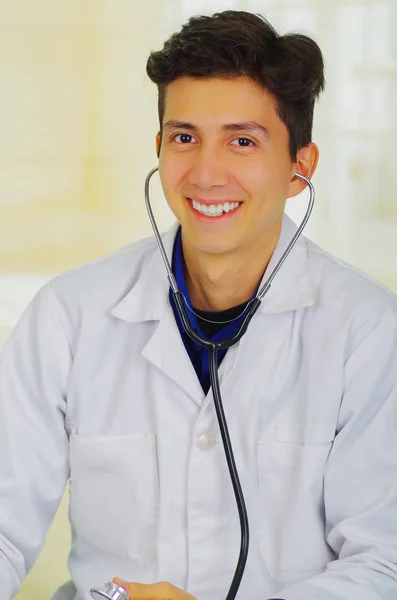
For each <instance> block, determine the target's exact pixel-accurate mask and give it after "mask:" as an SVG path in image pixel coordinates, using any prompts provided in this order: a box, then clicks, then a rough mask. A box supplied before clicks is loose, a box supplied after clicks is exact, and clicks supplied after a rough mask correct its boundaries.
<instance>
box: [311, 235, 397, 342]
mask: <svg viewBox="0 0 397 600" xmlns="http://www.w3.org/2000/svg"><path fill="white" fill-rule="evenodd" d="M306 245H307V256H308V270H309V276H310V281H311V285H312V289H313V295H314V306H315V311H317V312H319V313H320V314H321V316H323V317H325V318H326V319H328V320H329V323H330V324H331V325H332V326H334V327H335V331H338V330H339V333H340V332H341V331H343V332H344V333H346V334H347V335H348V336H349V337H354V338H356V342H358V341H359V340H360V338H361V339H363V338H364V337H366V335H368V334H370V333H371V332H372V331H373V330H374V329H376V328H378V327H379V326H381V325H382V324H383V323H385V322H387V323H389V324H390V331H391V330H394V331H395V333H396V334H397V297H396V295H395V294H394V293H393V292H392V291H391V290H389V289H388V288H387V287H386V286H384V285H382V284H381V283H379V282H377V281H375V280H374V279H372V278H371V277H369V276H368V275H366V274H364V273H362V272H361V271H360V270H359V269H356V268H355V267H353V266H351V265H349V264H347V263H346V262H344V261H342V260H340V259H338V258H337V257H335V256H333V255H331V254H329V253H328V252H326V251H324V250H323V249H321V248H320V247H319V246H317V245H316V244H314V243H313V242H311V241H310V240H306ZM349 334H350V335H349Z"/></svg>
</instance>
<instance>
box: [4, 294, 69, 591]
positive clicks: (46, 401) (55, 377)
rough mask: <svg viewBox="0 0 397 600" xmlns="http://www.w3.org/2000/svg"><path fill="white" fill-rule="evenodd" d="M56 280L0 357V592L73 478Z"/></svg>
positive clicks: (24, 563) (34, 549)
mask: <svg viewBox="0 0 397 600" xmlns="http://www.w3.org/2000/svg"><path fill="white" fill-rule="evenodd" d="M56 302H57V301H56V299H55V297H54V296H53V293H52V289H51V286H50V284H47V285H46V286H44V287H43V288H42V289H41V290H40V292H39V293H38V294H37V295H36V296H35V298H34V299H33V300H32V301H31V303H30V304H29V306H28V307H27V309H26V310H25V312H24V313H23V315H22V317H21V319H20V321H19V323H18V324H17V326H16V328H15V329H14V331H13V333H12V334H11V337H10V339H9V341H8V342H7V344H6V346H5V348H4V351H3V355H2V358H1V361H0V598H1V600H10V599H11V598H13V597H14V596H15V594H16V593H17V592H18V589H19V587H20V583H21V581H22V579H23V578H24V577H25V576H26V575H27V573H28V572H29V570H30V569H31V567H32V566H33V564H34V562H35V560H36V558H37V556H38V554H39V552H40V549H41V547H42V546H43V543H44V539H45V535H46V533H47V531H48V529H49V527H50V525H51V522H52V519H53V517H54V514H55V512H56V509H57V507H58V505H59V502H60V500H61V498H62V494H63V492H64V489H65V486H66V482H67V479H68V472H69V466H68V436H67V433H66V430H65V410H66V382H67V379H68V373H69V370H70V365H71V351H70V347H69V344H68V342H67V339H66V336H65V331H64V328H63V327H62V324H61V320H60V316H59V312H58V310H59V309H58V308H57V304H56Z"/></svg>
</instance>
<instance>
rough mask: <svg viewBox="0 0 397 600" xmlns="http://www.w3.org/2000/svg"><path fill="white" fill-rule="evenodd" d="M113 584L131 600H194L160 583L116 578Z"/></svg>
mask: <svg viewBox="0 0 397 600" xmlns="http://www.w3.org/2000/svg"><path fill="white" fill-rule="evenodd" d="M113 581H114V583H116V584H117V585H121V586H122V587H123V588H125V589H126V590H127V592H128V593H129V595H130V596H131V600H140V599H141V598H145V600H196V598H195V597H194V596H192V595H191V594H188V592H185V590H181V589H180V588H177V587H175V586H174V585H172V584H171V583H167V582H166V581H161V582H159V583H149V584H146V583H131V582H126V581H123V580H122V579H119V578H118V577H115V578H114V579H113Z"/></svg>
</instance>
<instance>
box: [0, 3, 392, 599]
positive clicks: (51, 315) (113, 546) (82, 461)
mask: <svg viewBox="0 0 397 600" xmlns="http://www.w3.org/2000/svg"><path fill="white" fill-rule="evenodd" d="M147 71H148V74H149V76H150V78H151V79H152V81H153V82H155V83H156V84H157V86H158V91H159V119H160V130H159V133H158V135H157V139H156V149H157V155H158V158H159V173H160V177H161V183H162V186H163V189H164V193H165V197H166V200H167V202H168V204H169V206H170V207H171V209H172V211H173V212H174V214H175V217H176V219H177V223H176V225H175V227H173V228H172V230H171V231H169V232H167V233H166V234H165V235H164V245H165V248H166V251H167V254H168V255H169V256H170V258H171V260H172V266H173V271H174V274H175V278H176V280H177V283H178V287H179V289H180V291H181V292H182V293H183V294H184V296H185V300H186V303H187V305H188V307H189V308H190V310H189V316H190V318H191V322H192V325H193V326H194V328H195V329H196V330H197V331H198V332H199V333H201V335H203V336H204V337H207V338H211V339H212V340H214V341H219V340H222V339H226V338H230V337H231V336H232V335H233V334H234V333H235V332H236V331H237V329H238V327H239V325H240V323H241V320H242V314H243V312H244V309H245V307H246V306H247V303H248V302H249V301H250V299H251V298H252V297H253V296H254V295H255V293H256V291H257V290H258V288H259V286H260V285H261V283H263V282H264V281H266V278H267V276H268V275H269V273H270V272H271V270H272V269H273V267H274V266H275V264H277V261H278V260H279V259H280V257H281V255H282V254H283V252H284V250H285V248H286V247H287V246H288V244H289V243H290V241H291V239H292V237H293V236H294V234H295V232H296V226H295V225H294V224H293V223H292V221H291V220H290V219H289V218H288V217H287V216H286V215H285V214H284V208H285V203H286V199H287V198H288V197H293V196H296V195H297V194H298V193H299V192H300V191H302V189H303V188H304V186H305V184H304V183H302V180H301V179H299V178H297V177H296V176H295V174H298V175H303V176H304V177H306V178H308V179H310V178H311V176H312V175H313V173H314V171H315V168H316V165H317V161H318V149H317V146H316V145H315V144H314V143H313V141H312V137H311V136H312V124H313V109H314V103H315V100H316V98H317V97H318V95H319V93H320V92H321V90H322V89H323V87H324V76H323V61H322V56H321V52H320V50H319V48H318V46H317V45H316V44H315V42H313V41H312V40H311V39H309V38H308V37H306V36H303V35H299V34H290V35H285V36H280V35H279V34H278V33H277V32H276V31H275V30H274V29H273V28H272V27H271V26H270V25H269V23H268V22H267V21H266V20H265V19H263V18H261V17H259V16H256V15H253V14H249V13H246V12H238V11H227V12H223V13H219V14H216V15H214V16H212V17H194V18H192V19H190V20H189V22H188V23H186V24H185V25H184V26H183V28H182V29H181V31H180V32H178V33H175V34H174V35H173V36H171V38H170V39H169V40H167V41H166V42H165V44H164V47H163V49H162V50H160V51H158V52H154V53H152V55H151V56H150V58H149V61H148V65H147ZM328 168H330V167H329V166H328ZM319 201H320V202H321V198H320V199H319ZM396 348H397V302H396V298H395V297H394V296H393V295H392V294H391V293H390V292H389V291H388V290H386V289H385V288H383V287H382V286H380V285H379V284H377V283H375V282H373V281H371V280H370V279H369V278H368V277H366V276H364V275H363V274H361V273H359V272H357V271H356V270H355V269H353V268H351V267H349V266H348V265H346V264H344V263H342V262H341V261H339V260H337V259H335V258H334V257H332V256H330V255H329V254H327V253H326V252H324V251H322V250H321V249H320V248H318V247H317V246H316V245H314V244H313V243H311V242H310V241H309V240H308V239H305V238H304V237H301V238H300V239H299V241H298V243H297V244H296V245H295V246H294V248H293V250H292V251H291V253H290V255H289V256H288V259H287V261H286V262H285V263H284V265H283V266H282V268H281V270H280V272H279V273H278V275H277V277H276V279H275V280H274V282H273V284H272V287H271V289H270V291H269V292H268V294H267V295H266V296H265V298H264V300H263V302H262V304H261V306H260V308H259V309H258V311H257V313H256V314H255V316H254V318H253V320H252V323H251V325H250V326H249V328H248V330H247V332H246V334H245V335H244V337H243V338H242V339H241V340H240V342H238V344H235V345H234V346H233V347H231V348H230V349H229V350H228V351H227V352H225V351H223V352H221V353H220V354H219V362H220V369H219V378H220V386H221V391H222V395H223V398H224V405H225V412H226V416H227V420H228V424H229V431H230V436H231V440H232V444H233V448H234V454H235V458H236V463H237V467H238V470H239V474H240V480H241V485H242V489H243V492H244V495H245V500H246V505H247V510H248V515H249V522H250V551H249V555H248V560H247V565H246V571H245V574H244V577H243V580H242V583H241V587H240V590H239V596H238V597H239V598H240V599H241V600H267V599H269V598H276V597H277V598H283V599H285V600H395V599H396V598H397V448H396V441H397V440H396V438H397V436H396V428H397V351H396ZM208 371H209V369H208V356H207V352H206V350H203V348H201V347H200V346H198V345H197V344H196V343H194V342H193V341H192V340H191V339H190V338H189V337H188V336H187V335H186V333H185V331H184V328H183V325H182V323H181V321H180V319H179V316H178V312H177V310H176V306H175V304H174V300H173V296H172V294H170V291H169V285H168V281H167V278H166V275H165V272H164V269H163V265H162V263H161V259H160V256H159V253H158V249H157V246H156V243H155V240H154V239H153V238H150V239H148V240H143V241H140V242H139V243H137V244H132V245H131V246H128V247H127V248H124V249H122V250H120V251H118V252H116V253H114V254H112V255H110V256H108V257H105V258H102V259H101V260H98V261H96V262H94V263H91V264H89V265H86V266H83V267H81V268H80V269H76V270H73V271H71V272H70V273H66V274H63V275H61V276H59V277H57V278H55V279H54V280H52V281H51V282H50V283H48V284H46V285H45V286H44V287H43V288H42V290H41V291H40V292H39V293H38V294H37V296H36V297H35V299H34V300H33V301H32V303H31V304H30V305H29V307H28V308H27V309H26V311H25V313H24V315H23V316H22V318H21V320H20V322H19V324H18V326H17V328H16V329H15V331H14V333H13V335H12V337H11V339H10V341H9V343H8V345H7V347H6V349H5V351H4V355H3V358H2V361H1V364H0V598H1V600H10V599H11V598H12V597H13V596H14V595H15V594H16V592H17V591H18V588H19V585H20V581H21V579H22V578H23V577H24V576H25V575H26V573H27V572H28V571H29V569H30V568H31V566H32V564H33V563H34V560H35V559H36V557H37V555H38V553H39V551H40V548H41V546H42V544H43V542H44V538H45V534H46V532H47V530H48V527H49V525H50V523H51V520H52V518H53V515H54V513H55V510H56V507H57V505H58V503H59V501H60V498H61V497H62V494H63V491H64V488H65V485H66V482H67V480H68V478H69V477H70V521H71V527H72V533H73V544H72V548H71V552H70V558H69V567H70V572H71V577H72V579H71V581H70V582H68V583H67V584H65V585H64V586H63V587H62V588H60V590H58V592H57V593H56V594H55V596H54V600H83V599H84V600H88V599H89V598H90V593H89V590H90V588H92V587H97V588H101V587H102V586H103V584H104V582H105V581H108V580H110V579H112V578H113V577H115V576H117V577H121V578H122V579H115V581H116V582H117V583H118V584H122V585H123V586H124V587H126V589H127V590H128V592H129V593H130V596H131V598H132V599H137V598H151V599H152V600H193V599H194V598H197V599H198V600H223V599H224V598H225V597H226V594H227V592H228V589H229V586H230V583H231V581H232V577H233V574H234V570H235V567H236V563H237V558H238V553H239V546H240V527H239V519H238V513H237V509H236V503H235V498H234V494H233V489H232V486H231V482H230V478H229V473H228V469H227V465H226V461H225V456H224V451H223V447H222V441H221V436H220V432H219V428H218V423H217V418H216V414H215V409H214V403H213V396H212V391H211V389H210V382H209V372H208ZM13 423H18V432H17V433H18V434H17V435H13V434H11V433H10V431H11V425H12V424H13Z"/></svg>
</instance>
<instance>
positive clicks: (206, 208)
mask: <svg viewBox="0 0 397 600" xmlns="http://www.w3.org/2000/svg"><path fill="white" fill-rule="evenodd" d="M188 201H189V204H190V206H191V208H192V209H193V211H194V212H195V213H196V214H197V216H202V217H205V218H207V219H217V220H218V219H221V218H222V217H223V218H224V217H226V216H231V215H232V214H233V213H235V212H236V211H237V210H238V209H239V208H240V206H241V204H242V202H228V201H227V202H214V203H213V204H203V203H200V202H198V201H197V200H194V199H192V198H188Z"/></svg>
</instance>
